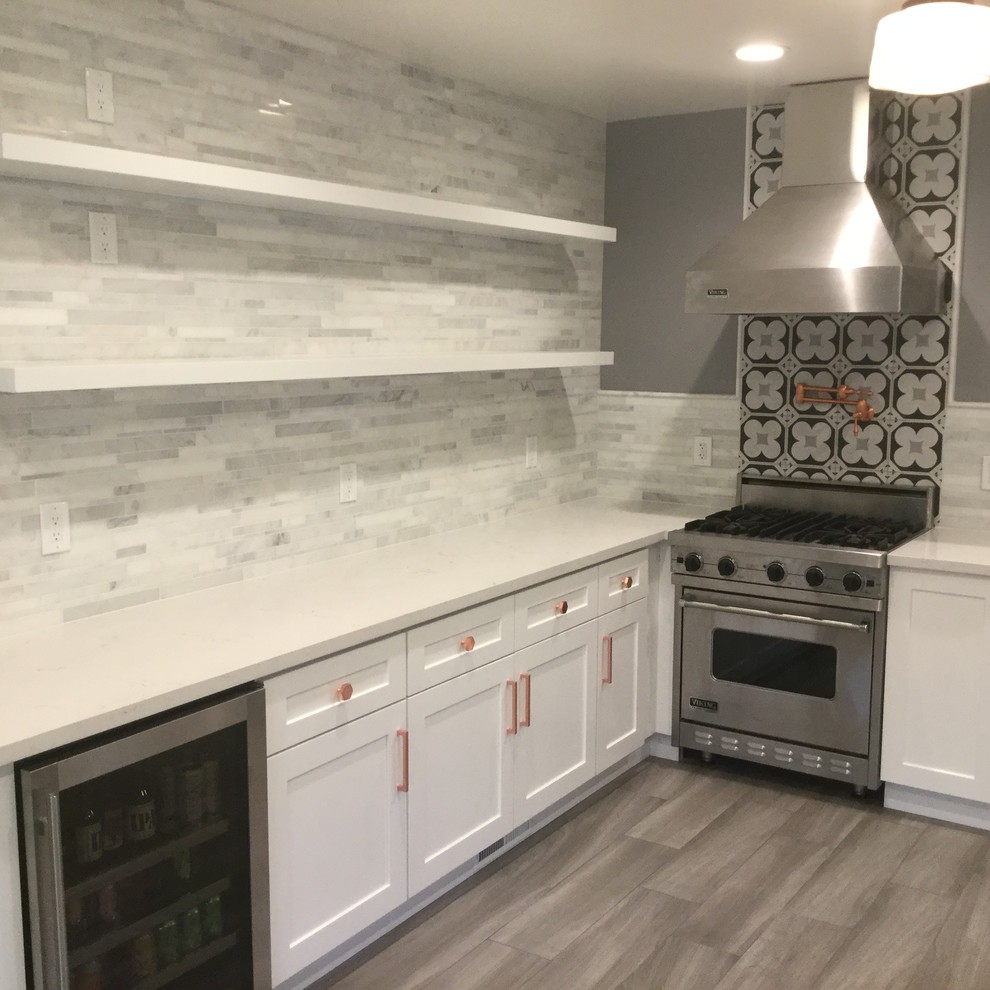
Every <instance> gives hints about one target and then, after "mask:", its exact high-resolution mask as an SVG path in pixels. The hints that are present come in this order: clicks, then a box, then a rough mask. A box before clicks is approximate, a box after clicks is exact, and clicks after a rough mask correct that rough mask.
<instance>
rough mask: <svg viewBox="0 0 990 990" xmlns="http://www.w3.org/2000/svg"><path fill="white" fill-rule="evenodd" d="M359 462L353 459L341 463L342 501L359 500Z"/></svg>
mask: <svg viewBox="0 0 990 990" xmlns="http://www.w3.org/2000/svg"><path fill="white" fill-rule="evenodd" d="M357 480H358V475H357V464H355V463H354V462H353V461H352V462H350V463H348V464H341V465H340V501H341V502H356V501H357Z"/></svg>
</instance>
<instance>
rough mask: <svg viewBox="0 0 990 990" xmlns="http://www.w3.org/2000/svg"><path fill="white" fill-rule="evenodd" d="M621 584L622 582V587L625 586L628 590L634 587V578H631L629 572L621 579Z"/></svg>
mask: <svg viewBox="0 0 990 990" xmlns="http://www.w3.org/2000/svg"><path fill="white" fill-rule="evenodd" d="M619 584H621V585H622V587H623V588H624V589H625V590H626V591H628V590H629V589H630V588H631V587H632V578H631V577H630V576H629V575H628V574H627V575H626V576H625V577H624V578H623V579H622V580H621V581H620V582H619Z"/></svg>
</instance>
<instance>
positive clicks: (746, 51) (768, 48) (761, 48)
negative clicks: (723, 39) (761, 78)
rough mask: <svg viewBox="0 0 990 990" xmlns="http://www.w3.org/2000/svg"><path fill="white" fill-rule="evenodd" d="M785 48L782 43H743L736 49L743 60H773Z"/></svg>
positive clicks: (737, 54) (739, 57) (779, 55)
mask: <svg viewBox="0 0 990 990" xmlns="http://www.w3.org/2000/svg"><path fill="white" fill-rule="evenodd" d="M785 50H786V49H784V48H782V47H781V46H780V45H743V46H742V48H737V49H736V58H737V59H739V60H740V61H741V62H773V61H775V60H776V59H778V58H780V57H781V56H783V54H784V51H785Z"/></svg>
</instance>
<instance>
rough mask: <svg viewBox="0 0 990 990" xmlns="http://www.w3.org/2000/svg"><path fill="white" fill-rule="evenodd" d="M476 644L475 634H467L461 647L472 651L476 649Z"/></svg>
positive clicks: (466, 650) (467, 651)
mask: <svg viewBox="0 0 990 990" xmlns="http://www.w3.org/2000/svg"><path fill="white" fill-rule="evenodd" d="M474 644H475V638H474V636H465V637H464V639H462V640H461V649H462V650H463V651H464V652H465V653H470V652H471V651H472V650H473V649H474Z"/></svg>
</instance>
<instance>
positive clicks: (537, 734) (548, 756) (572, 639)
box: [513, 622, 598, 824]
mask: <svg viewBox="0 0 990 990" xmlns="http://www.w3.org/2000/svg"><path fill="white" fill-rule="evenodd" d="M596 646H597V639H596V636H595V624H594V623H593V622H587V623H585V624H584V625H581V626H578V627H577V628H576V629H570V630H568V631H567V632H563V633H560V634H559V635H557V636H552V637H551V638H550V639H547V640H544V641H543V642H542V643H537V644H536V645H535V646H531V647H529V648H528V649H525V650H521V651H520V652H519V653H517V654H516V655H515V661H516V663H515V679H516V680H517V681H518V683H519V688H518V690H519V706H518V715H519V731H518V734H517V736H516V738H515V739H514V741H513V751H514V752H513V764H514V766H513V773H514V776H515V801H514V812H515V822H516V824H519V823H521V822H524V821H526V820H527V819H529V818H532V817H533V816H534V815H537V814H539V813H540V812H541V811H544V810H546V809H547V808H549V807H550V805H552V804H554V803H555V802H556V801H558V800H560V799H561V798H564V797H566V796H567V795H568V794H570V793H571V791H574V790H576V789H577V788H578V787H580V786H581V785H582V784H585V783H587V782H588V781H589V780H591V778H592V777H593V776H594V775H595V691H596V686H595V685H596V681H597V678H598V662H597V661H598V653H597V650H596Z"/></svg>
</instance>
